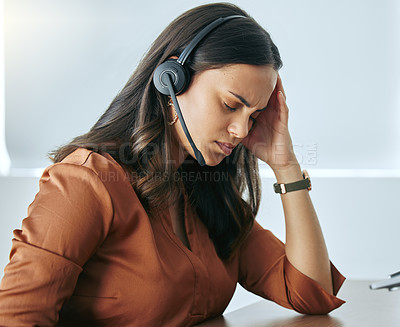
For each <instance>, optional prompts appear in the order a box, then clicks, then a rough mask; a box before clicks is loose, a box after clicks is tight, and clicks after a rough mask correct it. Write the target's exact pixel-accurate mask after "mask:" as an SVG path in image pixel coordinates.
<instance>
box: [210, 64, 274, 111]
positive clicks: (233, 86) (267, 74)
mask: <svg viewBox="0 0 400 327" xmlns="http://www.w3.org/2000/svg"><path fill="white" fill-rule="evenodd" d="M202 75H203V77H205V78H204V82H205V83H207V85H208V86H212V87H213V88H215V89H216V90H218V91H221V92H229V91H230V92H233V93H236V94H239V95H241V96H242V97H244V98H246V99H247V100H248V101H249V102H250V103H251V104H252V105H253V104H254V105H255V103H259V102H262V101H267V100H268V99H266V100H265V98H266V97H267V98H269V96H270V95H271V93H272V91H273V90H274V88H275V85H276V81H277V76H278V73H277V72H276V70H275V69H274V68H273V67H272V66H267V65H265V66H255V65H247V64H234V65H228V66H224V67H222V68H217V69H210V70H206V71H204V72H203V73H202Z"/></svg>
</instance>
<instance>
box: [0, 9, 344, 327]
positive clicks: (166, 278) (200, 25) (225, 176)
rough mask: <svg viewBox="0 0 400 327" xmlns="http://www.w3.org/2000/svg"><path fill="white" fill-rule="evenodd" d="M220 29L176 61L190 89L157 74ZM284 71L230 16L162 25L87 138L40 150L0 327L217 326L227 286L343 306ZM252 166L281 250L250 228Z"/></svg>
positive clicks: (319, 306) (305, 309)
mask: <svg viewBox="0 0 400 327" xmlns="http://www.w3.org/2000/svg"><path fill="white" fill-rule="evenodd" d="M230 16H235V17H230ZM237 16H240V17H237ZM221 17H223V18H226V17H230V18H228V19H226V20H224V21H223V22H222V23H219V25H218V26H216V27H215V28H213V29H212V30H210V31H209V32H207V33H206V35H204V36H202V39H201V40H200V43H198V44H197V45H196V46H195V47H194V48H193V49H192V51H191V53H190V55H188V58H187V62H186V63H185V64H184V66H185V67H186V68H187V70H188V72H187V73H184V74H187V75H191V80H190V81H188V83H187V84H188V85H186V88H185V86H184V87H183V89H182V90H177V89H175V88H176V87H177V85H176V83H175V82H176V80H174V78H177V77H176V76H175V73H176V72H175V71H173V69H172V70H168V69H169V68H168V69H167V70H166V71H167V73H165V71H164V70H163V69H164V68H162V69H161V70H162V71H163V72H164V73H165V74H164V73H163V72H161V73H160V72H159V71H157V72H155V70H156V69H157V67H159V66H160V65H161V64H163V63H165V62H166V61H167V63H168V64H169V63H170V62H173V64H172V65H175V64H176V63H177V59H178V61H179V59H180V58H181V57H178V56H180V55H182V53H185V52H186V51H187V49H188V47H189V46H188V45H189V44H190V42H191V41H192V40H193V39H194V38H195V37H196V36H197V35H199V33H202V31H204V28H205V27H207V26H210V24H211V23H213V22H215V21H217V20H218V19H219V18H221ZM168 60H169V61H168ZM281 65H282V63H281V59H280V56H279V52H278V49H277V48H276V46H275V45H274V43H273V42H272V40H271V38H270V36H269V34H268V33H267V32H266V31H265V30H264V29H262V28H261V27H260V26H259V25H258V24H257V23H256V22H255V21H254V20H253V19H252V18H251V17H249V15H248V14H247V13H245V12H244V11H243V10H241V9H240V8H238V7H236V6H234V5H230V4H226V3H225V4H209V5H204V6H200V7H197V8H194V9H192V10H190V11H188V12H186V13H184V14H182V15H181V16H180V17H178V18H177V19H176V20H174V21H173V22H172V23H171V24H170V25H169V26H168V27H167V28H166V29H165V31H164V32H162V33H161V35H160V36H159V37H158V38H157V39H156V40H155V42H154V43H153V45H152V47H151V48H150V50H149V51H148V53H147V54H146V55H145V56H144V57H143V59H142V61H141V62H140V64H139V65H138V67H137V69H136V71H135V72H134V73H133V75H132V77H131V78H130V80H129V81H128V83H127V84H126V85H125V87H124V88H123V89H122V90H121V92H120V93H119V94H118V95H117V96H116V98H115V99H114V100H113V101H112V103H111V105H110V106H109V108H108V109H107V111H106V112H105V113H104V114H103V115H102V117H101V118H100V119H99V120H98V121H97V123H96V124H95V125H94V126H93V127H92V129H91V130H90V131H89V132H88V133H86V134H84V135H82V136H79V137H77V138H75V139H74V140H73V141H72V142H71V143H69V144H68V145H66V146H62V147H61V148H59V149H57V150H56V151H53V152H52V159H53V160H54V162H55V164H54V165H52V166H50V167H48V168H47V169H46V170H45V172H44V173H43V176H42V178H41V180H40V191H39V193H38V194H37V195H36V197H35V200H34V201H33V203H32V204H31V205H30V207H29V209H28V217H27V218H26V219H24V221H23V224H22V229H21V230H15V231H14V236H15V238H14V239H13V246H12V250H11V255H10V263H9V264H8V265H7V267H6V269H5V275H4V277H3V280H2V283H1V286H0V325H6V326H12V325H18V326H23V325H24V326H25V325H26V326H32V325H40V326H48V325H59V326H81V325H82V326H83V325H84V326H88V325H94V326H191V325H193V324H196V323H199V322H201V321H203V320H206V319H209V318H211V317H214V316H217V315H220V314H222V313H223V311H224V309H225V308H226V306H227V305H228V303H229V301H230V299H231V297H232V295H233V293H234V290H235V286H236V283H237V282H240V283H241V285H243V286H244V287H245V288H246V289H248V290H249V291H251V292H254V293H256V294H258V295H260V296H263V297H264V298H266V299H269V300H273V301H275V302H277V303H279V304H280V305H282V306H285V307H287V308H292V309H294V310H296V311H298V312H302V313H309V314H324V313H327V312H330V311H331V310H333V309H335V308H337V307H338V306H340V305H341V304H342V303H343V301H342V300H339V299H338V298H336V296H335V295H336V294H337V292H338V290H339V288H340V286H341V284H342V283H343V281H344V277H343V276H342V275H341V274H340V273H339V272H338V271H337V270H336V269H335V267H334V266H333V265H332V264H331V263H330V261H329V258H328V254H327V250H326V246H325V243H324V240H323V236H322V233H321V229H320V227H319V223H318V219H317V216H316V214H315V212H314V209H313V206H312V203H311V200H310V197H309V195H308V190H307V187H308V186H309V183H308V180H305V179H304V178H303V175H302V172H301V170H300V165H299V164H298V162H297V160H296V157H295V155H294V152H293V146H292V142H291V139H290V135H289V131H288V108H287V106H286V102H285V94H284V90H283V87H282V81H281V79H280V77H279V75H278V70H279V68H280V67H281ZM162 67H164V66H162ZM186 77H188V80H189V78H190V77H189V76H186ZM186 77H185V78H186ZM153 78H154V81H153ZM157 81H161V84H163V86H161V87H160V86H159V85H158V86H157V83H158V82H157ZM169 82H171V84H168V83H169ZM162 87H164V88H165V89H164V90H163V89H162ZM171 88H172V89H171ZM164 91H165V92H164ZM175 93H177V96H176V97H175ZM168 94H169V96H168ZM180 108H181V109H182V111H181V110H180ZM185 128H187V131H185ZM194 158H196V159H194ZM257 159H261V160H263V161H264V162H266V163H267V164H268V165H269V166H270V167H271V168H272V170H273V171H274V173H275V176H276V178H277V182H278V183H279V184H285V185H286V187H287V193H286V194H282V195H281V197H282V203H283V208H284V212H285V221H286V234H287V239H286V244H283V243H282V242H280V241H279V240H278V239H277V238H276V237H275V236H274V235H273V234H272V233H271V232H269V231H267V230H264V229H263V228H262V227H261V226H260V225H259V224H258V223H257V222H255V220H254V218H255V216H256V214H257V211H258V208H259V202H260V179H259V174H258V166H257ZM293 182H296V183H297V184H291V183H293ZM299 185H300V186H299ZM282 187H284V186H279V185H277V191H279V192H282V193H284V191H282ZM291 187H294V189H297V190H295V191H291Z"/></svg>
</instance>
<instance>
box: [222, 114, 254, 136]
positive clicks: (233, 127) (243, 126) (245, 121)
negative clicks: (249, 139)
mask: <svg viewBox="0 0 400 327" xmlns="http://www.w3.org/2000/svg"><path fill="white" fill-rule="evenodd" d="M251 124H252V122H251V120H250V119H249V117H247V116H246V117H237V118H236V119H234V120H232V121H231V122H230V123H229V126H228V132H229V134H231V135H233V136H234V137H236V138H240V139H244V138H245V137H246V136H247V134H249V130H250V128H251Z"/></svg>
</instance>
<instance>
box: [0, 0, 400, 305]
mask: <svg viewBox="0 0 400 327" xmlns="http://www.w3.org/2000/svg"><path fill="white" fill-rule="evenodd" d="M232 2H233V3H235V4H237V5H239V6H241V7H242V8H243V9H245V10H246V11H247V12H248V13H249V14H250V15H252V16H253V17H254V18H255V19H256V20H257V21H258V22H259V23H260V24H261V25H262V26H263V27H265V28H266V30H267V31H268V32H269V33H270V34H271V36H272V39H273V40H274V42H275V43H276V45H277V46H278V48H279V50H280V53H281V56H282V59H283V62H284V67H283V69H282V70H281V72H280V74H281V76H282V78H283V83H284V86H285V90H286V93H287V97H288V104H289V107H290V110H291V111H290V129H291V134H292V139H293V143H294V146H295V151H296V154H297V156H298V159H299V161H300V163H301V164H302V166H303V167H304V168H307V169H308V170H309V172H310V175H311V177H312V181H313V186H314V190H313V191H312V193H311V195H312V198H313V201H314V205H315V207H316V209H317V212H318V214H319V218H320V221H321V225H322V228H323V231H324V235H325V238H326V241H327V244H328V249H329V252H330V256H331V258H332V261H333V262H334V264H335V265H336V266H337V267H338V268H339V270H340V271H341V272H342V273H343V274H345V275H346V276H347V277H348V278H368V279H380V278H384V277H386V275H387V274H389V273H392V272H394V271H397V270H400V260H398V259H395V258H397V251H396V250H397V249H398V248H399V245H400V244H399V243H400V241H399V240H398V237H396V231H397V230H398V229H400V223H399V212H400V205H399V201H398V200H397V197H396V195H397V189H398V188H399V187H400V151H399V149H400V128H399V127H400V111H399V107H400V3H399V2H398V1H396V0H379V1H378V0H371V1H362V0H351V1H344V0H335V1H333V0H327V1H318V0H307V1H306V0H303V1H298V0H281V1H270V0H268V1H261V0H260V1H249V0H238V1H232ZM203 3H206V2H204V1H194V0H185V1H183V0H180V1H173V2H165V1H148V2H143V1H129V0H114V1H106V0H58V1H54V0H36V1H30V0H5V1H4V5H5V7H4V18H5V20H4V22H5V25H4V27H5V42H4V44H5V49H4V50H5V52H4V53H5V66H4V67H5V76H1V72H2V71H1V70H0V80H1V79H2V78H3V79H4V80H5V92H4V90H0V97H1V95H2V94H5V101H4V99H0V100H1V101H0V104H1V103H2V101H3V102H4V103H5V110H4V109H3V111H4V112H3V111H2V107H1V106H0V116H1V117H0V145H1V142H2V138H1V137H2V135H5V140H6V145H7V150H8V153H9V155H10V158H11V170H10V172H9V173H6V174H3V175H5V176H3V177H0V208H1V210H0V268H1V270H2V267H4V265H5V264H6V263H7V260H8V253H9V249H10V245H11V238H12V229H14V228H19V226H20V223H21V220H22V219H23V218H24V217H25V215H26V209H27V206H28V205H29V203H30V202H31V201H32V200H33V198H34V195H35V193H36V192H37V190H38V183H37V182H38V175H40V171H41V170H40V169H41V168H43V167H46V166H48V165H49V164H50V162H49V160H48V159H46V153H47V152H48V151H49V150H51V149H53V148H54V147H56V146H58V145H60V144H63V143H66V142H68V141H69V140H71V139H72V138H73V137H74V136H76V135H79V134H82V133H84V132H86V131H87V130H88V129H89V128H90V127H91V126H92V125H93V124H94V123H95V121H96V120H97V118H98V117H99V116H100V115H101V114H102V112H103V111H104V110H105V109H106V108H107V106H108V104H109V103H110V101H111V100H112V99H113V97H114V96H115V95H116V94H117V92H118V91H119V90H120V89H121V88H122V87H123V85H124V84H125V82H126V81H127V79H128V78H129V76H130V75H131V73H132V72H133V70H134V69H135V66H136V65H137V63H138V61H139V60H140V58H141V56H142V55H143V54H144V52H145V51H146V50H147V49H148V47H149V46H150V44H151V42H152V41H153V40H154V39H155V38H156V36H157V35H158V34H159V33H160V32H161V31H162V29H163V28H164V27H166V25H167V24H168V23H169V22H170V21H171V20H172V19H173V18H175V17H176V16H177V15H179V14H180V13H182V12H184V11H186V10H187V9H189V8H192V7H194V6H196V5H200V4H203ZM0 44H1V42H0ZM0 50H1V47H0ZM0 59H1V56H0ZM2 64H3V63H2V62H0V67H1V65H2ZM0 87H1V83H0ZM1 92H4V93H1ZM4 115H5V116H4ZM2 119H3V121H4V122H5V123H4V124H3V125H2V124H1V122H2ZM2 126H3V127H2ZM4 127H5V128H4ZM4 129H5V130H4ZM3 139H4V137H3ZM0 150H1V149H0ZM3 153H4V154H3ZM5 153H6V152H5V151H3V152H1V151H0V163H5V162H6V159H7V158H6V155H5ZM0 166H1V165H0ZM262 176H263V203H262V207H261V209H260V213H259V218H258V219H259V221H260V222H261V223H262V225H263V226H264V227H266V228H269V229H271V230H272V231H273V232H274V233H275V234H276V235H277V236H279V237H280V238H281V239H282V240H284V238H285V236H284V220H283V213H282V209H281V206H280V199H279V197H277V196H276V195H275V194H273V191H272V183H273V182H274V180H273V178H272V177H271V176H272V175H271V172H270V171H269V170H268V168H267V167H265V166H264V165H262ZM0 275H1V274H0ZM255 299H256V297H255V296H250V295H247V294H245V293H244V292H243V291H242V290H240V289H239V290H238V292H237V295H236V296H235V297H234V299H233V301H232V304H231V305H230V307H229V310H232V309H234V308H236V307H238V306H241V305H244V304H245V303H249V302H251V301H254V300H255Z"/></svg>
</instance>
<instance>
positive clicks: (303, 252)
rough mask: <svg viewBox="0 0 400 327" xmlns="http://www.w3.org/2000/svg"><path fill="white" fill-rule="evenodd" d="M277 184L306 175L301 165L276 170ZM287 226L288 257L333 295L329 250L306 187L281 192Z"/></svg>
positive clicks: (297, 267)
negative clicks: (284, 192)
mask: <svg viewBox="0 0 400 327" xmlns="http://www.w3.org/2000/svg"><path fill="white" fill-rule="evenodd" d="M274 173H275V176H276V179H277V182H278V183H291V182H295V181H298V180H301V179H302V178H303V176H302V172H301V169H300V165H298V164H296V165H293V166H291V167H290V168H286V169H284V170H275V171H274ZM281 200H282V205H283V211H284V214H285V225H286V247H285V249H286V256H287V258H288V260H289V261H290V263H291V264H292V265H293V266H294V267H296V269H298V270H299V271H301V272H302V273H303V274H305V275H307V276H308V277H310V278H311V279H313V280H315V281H317V282H318V283H319V284H320V285H321V286H322V287H323V288H324V289H325V290H326V291H328V292H329V293H330V294H332V293H333V292H332V278H331V269H330V262H329V257H328V251H327V248H326V245H325V241H324V237H323V234H322V231H321V227H320V224H319V221H318V217H317V215H316V212H315V210H314V207H313V204H312V202H311V198H310V195H309V193H308V190H307V189H303V190H299V191H294V192H289V193H286V194H282V195H281Z"/></svg>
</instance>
